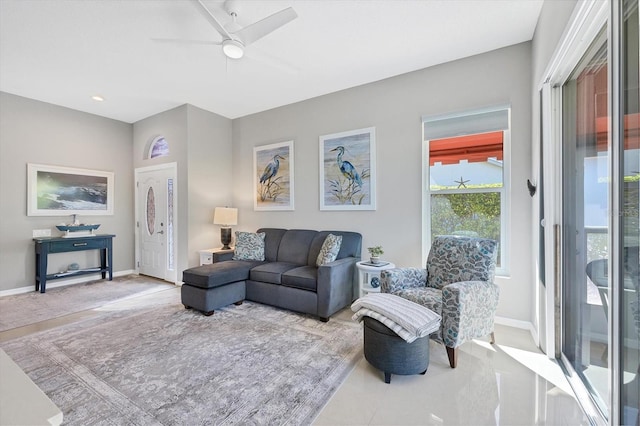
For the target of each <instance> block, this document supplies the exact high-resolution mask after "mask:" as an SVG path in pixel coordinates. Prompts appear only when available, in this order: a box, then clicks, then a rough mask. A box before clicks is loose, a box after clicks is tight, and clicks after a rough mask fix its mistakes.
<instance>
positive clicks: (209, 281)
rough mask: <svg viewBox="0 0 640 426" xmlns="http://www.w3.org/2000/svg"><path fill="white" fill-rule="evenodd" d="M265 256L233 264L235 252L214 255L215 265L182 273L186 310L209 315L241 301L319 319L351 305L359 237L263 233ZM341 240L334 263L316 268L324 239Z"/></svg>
mask: <svg viewBox="0 0 640 426" xmlns="http://www.w3.org/2000/svg"><path fill="white" fill-rule="evenodd" d="M257 232H258V233H260V232H264V233H265V238H264V257H265V259H264V260H263V261H259V260H232V257H233V253H223V254H217V253H216V254H214V263H213V264H211V265H203V266H198V267H195V268H190V269H187V270H185V271H183V274H182V279H183V281H184V284H183V285H182V289H181V295H182V303H183V304H184V305H185V307H186V308H193V309H197V310H200V311H202V312H203V313H204V314H205V315H211V314H212V313H213V311H214V310H215V309H218V308H221V307H223V306H226V305H229V304H232V303H235V304H240V303H242V301H243V300H245V299H246V300H251V301H254V302H259V303H263V304H267V305H272V306H276V307H279V308H284V309H289V310H292V311H296V312H302V313H306V314H311V315H315V316H318V317H320V319H321V320H323V321H327V320H328V319H329V317H330V316H331V315H333V314H334V313H336V312H337V311H339V310H341V309H343V308H344V307H346V306H349V304H351V302H352V301H353V296H354V282H355V276H356V266H355V264H356V262H357V261H359V260H360V252H361V249H362V235H360V234H359V233H356V232H345V231H313V230H307V229H291V230H287V229H279V228H261V229H259V230H258V231H257ZM329 234H334V235H340V236H342V243H341V245H340V251H339V252H338V255H337V258H336V260H335V261H333V262H330V263H328V264H325V265H321V266H319V267H318V266H316V259H317V257H318V254H319V252H320V249H321V247H322V244H323V243H324V240H325V238H326V236H327V235H329Z"/></svg>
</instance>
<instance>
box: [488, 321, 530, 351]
mask: <svg viewBox="0 0 640 426" xmlns="http://www.w3.org/2000/svg"><path fill="white" fill-rule="evenodd" d="M495 323H496V324H500V325H506V326H508V327H513V328H519V329H522V330H528V331H529V333H531V338H532V339H533V341H534V342H535V343H536V345H538V344H539V343H538V332H537V331H536V328H535V327H534V326H533V324H532V323H531V322H529V321H522V320H516V319H513V318H505V317H495Z"/></svg>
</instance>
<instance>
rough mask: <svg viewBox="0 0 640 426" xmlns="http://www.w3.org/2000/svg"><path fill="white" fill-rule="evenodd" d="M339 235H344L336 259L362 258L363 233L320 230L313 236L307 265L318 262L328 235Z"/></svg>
mask: <svg viewBox="0 0 640 426" xmlns="http://www.w3.org/2000/svg"><path fill="white" fill-rule="evenodd" d="M329 234H333V235H339V236H341V237H342V243H341V244H340V251H339V252H338V256H336V259H344V258H345V257H355V258H356V259H358V260H360V251H361V246H362V235H360V234H359V233H357V232H347V231H320V232H318V234H317V235H316V236H315V237H314V238H313V241H312V242H311V245H310V246H309V258H308V259H307V263H306V264H307V265H309V266H312V265H315V264H316V260H317V259H318V254H320V249H321V248H322V244H323V243H324V240H325V239H326V238H327V235H329Z"/></svg>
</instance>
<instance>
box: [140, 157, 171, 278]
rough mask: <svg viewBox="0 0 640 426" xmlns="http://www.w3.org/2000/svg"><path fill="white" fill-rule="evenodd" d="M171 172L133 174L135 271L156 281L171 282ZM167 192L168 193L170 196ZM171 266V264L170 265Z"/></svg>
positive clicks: (160, 170)
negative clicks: (136, 244) (137, 246)
mask: <svg viewBox="0 0 640 426" xmlns="http://www.w3.org/2000/svg"><path fill="white" fill-rule="evenodd" d="M173 175H174V172H173V169H159V170H147V171H137V173H136V176H137V184H136V185H137V197H138V217H137V223H136V225H137V228H136V229H137V232H138V238H139V242H140V257H139V266H138V272H139V273H140V274H143V275H149V276H152V277H156V278H160V279H163V280H165V279H171V276H170V273H169V269H170V268H169V265H168V260H169V258H170V257H171V256H172V250H171V246H172V244H170V242H171V241H173V238H172V235H171V233H172V231H173V226H172V224H173V222H172V220H171V219H172V218H171V217H170V213H171V212H170V211H169V210H170V209H171V206H172V205H173V203H172V202H169V201H172V200H171V198H172V195H173V194H172V191H170V188H172V185H173ZM170 192H171V193H170ZM170 263H173V262H170Z"/></svg>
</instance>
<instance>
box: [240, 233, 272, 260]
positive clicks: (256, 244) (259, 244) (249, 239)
mask: <svg viewBox="0 0 640 426" xmlns="http://www.w3.org/2000/svg"><path fill="white" fill-rule="evenodd" d="M264 236H265V233H264V232H258V233H255V234H254V233H252V232H241V231H236V248H235V250H234V252H233V260H264Z"/></svg>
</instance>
